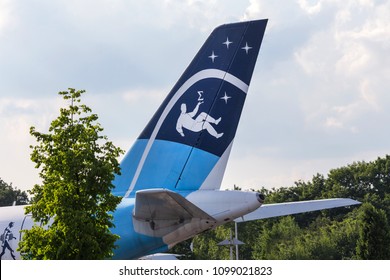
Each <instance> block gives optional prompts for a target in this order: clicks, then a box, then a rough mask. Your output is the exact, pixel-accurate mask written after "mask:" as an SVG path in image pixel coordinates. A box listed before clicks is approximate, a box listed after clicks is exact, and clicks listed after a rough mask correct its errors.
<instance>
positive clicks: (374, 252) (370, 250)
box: [356, 203, 390, 260]
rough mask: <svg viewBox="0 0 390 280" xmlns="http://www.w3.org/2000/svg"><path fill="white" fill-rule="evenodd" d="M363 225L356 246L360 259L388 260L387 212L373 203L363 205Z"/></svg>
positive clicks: (389, 238) (389, 233) (389, 252)
mask: <svg viewBox="0 0 390 280" xmlns="http://www.w3.org/2000/svg"><path fill="white" fill-rule="evenodd" d="M362 208H363V209H362V214H361V227H360V231H359V239H358V241H357V246H356V255H357V258H358V259H363V260H387V259H389V258H390V251H389V248H390V230H389V224H388V221H387V217H386V213H385V211H383V210H382V209H376V208H375V207H374V206H372V204H369V203H366V204H364V205H363V206H362Z"/></svg>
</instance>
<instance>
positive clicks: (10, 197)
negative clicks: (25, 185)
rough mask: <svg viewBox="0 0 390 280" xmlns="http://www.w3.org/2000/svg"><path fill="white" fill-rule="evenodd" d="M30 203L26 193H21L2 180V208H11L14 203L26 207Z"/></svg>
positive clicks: (0, 202)
mask: <svg viewBox="0 0 390 280" xmlns="http://www.w3.org/2000/svg"><path fill="white" fill-rule="evenodd" d="M28 201H29V199H28V195H27V193H26V192H25V191H21V190H19V189H17V188H14V187H12V184H7V183H6V182H4V181H3V180H2V179H1V178H0V206H11V205H12V204H13V203H14V202H16V205H25V204H27V203H28Z"/></svg>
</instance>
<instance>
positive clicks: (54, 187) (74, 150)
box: [19, 89, 122, 259]
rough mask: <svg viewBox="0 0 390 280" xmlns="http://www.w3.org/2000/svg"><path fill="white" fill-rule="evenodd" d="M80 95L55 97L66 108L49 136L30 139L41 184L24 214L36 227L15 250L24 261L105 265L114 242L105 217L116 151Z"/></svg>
mask: <svg viewBox="0 0 390 280" xmlns="http://www.w3.org/2000/svg"><path fill="white" fill-rule="evenodd" d="M84 92H85V91H83V90H81V91H76V90H75V89H69V91H64V92H60V93H59V94H60V95H61V96H62V97H63V98H64V99H65V100H66V101H67V102H68V103H70V105H68V107H66V108H61V109H60V115H59V117H58V118H57V119H55V120H54V121H52V123H51V125H50V128H49V133H41V132H38V131H36V129H35V127H31V129H30V133H31V135H32V136H34V137H35V138H36V140H37V142H38V144H37V145H36V146H31V148H32V153H31V160H32V161H33V162H35V163H36V167H37V168H39V169H40V177H41V179H42V184H40V185H35V186H34V188H33V189H32V191H31V194H32V195H33V200H32V205H31V206H28V207H27V208H26V213H31V214H32V217H33V219H34V220H35V221H36V223H38V224H40V225H41V226H34V227H33V228H32V229H31V230H26V231H24V237H23V241H22V242H21V243H20V244H19V250H20V252H21V253H22V254H23V255H24V257H25V258H29V259H105V258H110V256H112V250H113V249H114V248H115V245H114V243H115V241H116V240H117V239H118V236H116V235H114V234H112V233H111V231H110V228H111V227H113V223H112V215H111V214H110V212H111V211H114V210H115V209H116V206H117V204H118V203H119V202H120V198H119V197H116V196H114V195H112V194H111V190H112V188H113V185H112V180H113V179H114V176H115V173H116V174H119V172H120V168H119V163H118V161H117V157H118V156H119V155H120V154H121V153H122V150H121V149H119V148H117V147H115V146H114V145H113V143H112V142H110V141H108V139H107V137H106V136H102V135H100V134H101V132H102V131H103V128H102V127H101V125H100V124H99V123H97V120H98V116H97V115H96V114H92V110H91V109H90V108H89V107H87V106H86V105H84V104H81V103H80V96H81V95H82V94H83V93H84Z"/></svg>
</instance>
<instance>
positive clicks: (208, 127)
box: [113, 20, 267, 197]
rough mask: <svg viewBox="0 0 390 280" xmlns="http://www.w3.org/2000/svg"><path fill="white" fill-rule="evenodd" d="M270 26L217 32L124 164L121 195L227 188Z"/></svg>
mask: <svg viewBox="0 0 390 280" xmlns="http://www.w3.org/2000/svg"><path fill="white" fill-rule="evenodd" d="M266 24H267V20H257V21H249V22H240V23H234V24H227V25H222V26H220V27H218V28H216V29H215V30H214V31H213V32H212V34H211V35H210V36H209V38H208V39H207V41H206V42H205V43H204V45H203V46H202V48H201V49H200V51H199V52H198V54H197V55H196V56H195V58H194V59H193V61H192V62H191V64H190V65H189V66H188V68H187V69H186V71H185V72H184V73H183V75H182V76H181V78H180V79H179V81H178V82H177V83H176V85H175V86H174V87H173V89H172V90H171V92H170V93H169V94H168V96H167V98H166V99H165V100H164V102H163V103H162V105H161V106H160V108H159V109H158V110H157V112H156V113H155V115H154V116H153V118H152V119H151V121H150V122H149V124H148V125H147V126H146V128H145V129H144V131H143V132H142V133H141V135H140V136H139V138H138V139H137V141H136V142H135V144H134V146H133V147H132V148H131V150H130V151H129V152H128V153H127V154H126V156H125V158H124V159H123V161H122V162H121V168H122V175H120V176H117V177H116V178H115V181H114V182H113V183H114V185H115V186H116V187H115V190H114V194H116V195H119V196H125V197H127V196H129V195H133V194H134V193H135V191H137V190H141V189H153V188H165V189H170V190H198V189H218V188H219V187H220V184H221V182H222V177H223V174H224V171H225V168H226V164H227V160H228V157H229V154H230V150H231V147H232V143H233V139H234V136H235V133H236V129H237V126H238V122H239V119H240V115H241V111H242V108H243V105H244V101H245V97H246V93H247V91H248V86H249V83H250V80H251V77H252V73H253V70H254V66H255V64H256V59H257V55H258V52H259V49H260V45H261V42H262V39H263V35H264V32H265V27H266Z"/></svg>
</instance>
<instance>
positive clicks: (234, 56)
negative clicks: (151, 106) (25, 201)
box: [0, 19, 360, 259]
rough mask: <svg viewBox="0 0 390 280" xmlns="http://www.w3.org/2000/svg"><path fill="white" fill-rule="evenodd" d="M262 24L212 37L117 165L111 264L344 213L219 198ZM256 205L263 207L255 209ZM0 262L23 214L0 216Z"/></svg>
mask: <svg viewBox="0 0 390 280" xmlns="http://www.w3.org/2000/svg"><path fill="white" fill-rule="evenodd" d="M267 21H268V20H267V19H264V20H254V21H247V22H238V23H231V24H226V25H222V26H219V27H217V28H216V29H215V30H214V31H213V32H212V33H211V35H210V36H209V37H208V39H207V40H206V42H205V43H204V45H203V46H202V47H201V49H200V50H199V52H198V53H197V54H196V56H195V57H194V59H193V60H192V62H191V63H190V64H189V66H188V68H187V69H186V70H185V71H184V73H183V74H182V76H181V77H180V79H179V80H178V82H177V83H176V84H175V86H174V87H173V89H172V90H171V91H170V93H169V94H168V96H167V97H166V99H165V100H164V101H163V103H162V105H161V106H160V107H159V108H158V110H157V112H156V113H155V114H154V116H153V117H152V119H151V120H150V122H149V123H148V124H147V125H146V127H145V129H144V130H143V131H142V132H141V134H140V136H139V137H138V138H137V139H136V141H135V143H134V144H133V146H132V147H131V149H130V150H129V151H128V152H127V153H126V155H125V157H124V158H123V160H122V161H121V163H120V167H121V172H122V174H121V175H117V176H116V177H115V179H114V181H113V184H114V186H115V188H114V189H113V194H115V195H117V196H121V197H122V200H121V202H120V204H119V205H118V207H117V209H116V210H115V211H114V212H113V223H114V225H115V227H114V228H112V232H113V233H114V234H117V235H119V236H120V239H119V240H118V241H117V243H116V245H117V249H115V250H114V255H113V259H139V258H141V257H144V256H148V255H153V254H157V253H163V252H166V251H167V250H169V249H170V248H172V247H173V246H174V245H176V244H178V243H179V242H182V241H184V240H186V239H189V238H192V237H194V236H195V235H197V234H199V233H201V232H204V231H206V230H210V229H213V228H215V227H217V226H219V225H223V224H225V223H228V222H232V221H236V222H244V221H250V220H256V219H263V218H269V217H277V216H284V215H291V214H296V213H302V212H308V211H315V210H322V209H328V208H334V207H344V206H350V205H355V204H359V203H360V202H358V201H355V200H352V199H348V198H336V199H327V200H315V201H303V202H302V201H301V202H290V203H280V204H265V205H263V203H264V199H265V197H264V195H262V194H260V193H258V192H249V191H236V190H235V191H226V190H220V187H221V183H222V178H223V175H224V172H225V168H226V165H227V162H228V158H229V154H230V152H231V150H232V146H233V141H234V139H235V135H236V130H237V126H238V123H239V119H240V115H241V112H242V109H243V106H244V102H245V98H246V95H247V92H248V87H249V84H250V81H251V78H252V74H253V70H254V67H255V64H256V60H257V56H258V53H259V50H260V46H261V43H262V40H263V36H264V33H265V29H266V25H267ZM262 205H263V206H262ZM0 211H1V216H0V234H1V236H2V238H1V242H2V252H1V253H0V254H1V257H2V259H6V258H8V259H17V258H20V257H21V256H20V254H19V252H17V250H16V247H17V243H18V242H19V241H20V240H21V239H22V238H23V236H22V233H21V232H20V231H21V230H23V229H28V228H31V227H32V225H33V224H34V222H33V220H32V218H31V216H30V215H25V213H24V207H23V206H13V207H12V206H10V207H2V208H1V210H0Z"/></svg>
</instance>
